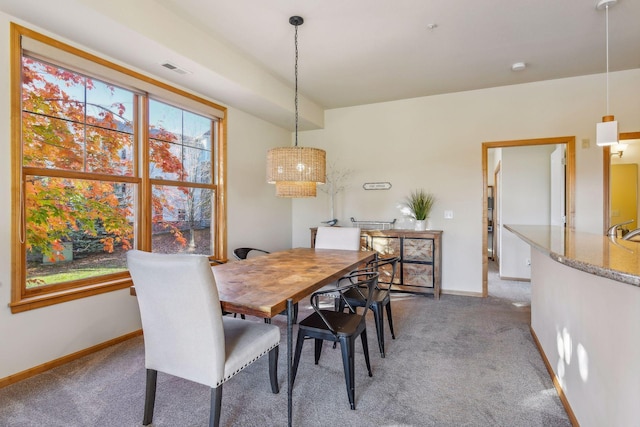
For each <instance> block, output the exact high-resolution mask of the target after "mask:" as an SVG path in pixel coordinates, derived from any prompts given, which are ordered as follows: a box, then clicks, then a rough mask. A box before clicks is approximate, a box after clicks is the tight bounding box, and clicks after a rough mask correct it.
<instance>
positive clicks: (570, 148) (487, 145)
mask: <svg viewBox="0 0 640 427" xmlns="http://www.w3.org/2000/svg"><path fill="white" fill-rule="evenodd" d="M551 144H564V146H565V152H566V180H565V188H564V190H565V191H564V194H565V201H564V203H565V212H566V227H568V228H573V224H574V220H575V137H573V136H565V137H555V138H541V139H526V140H514V141H496V142H484V143H482V182H483V186H482V189H483V190H482V191H483V198H482V200H483V209H482V212H483V218H482V227H483V228H482V230H483V232H482V296H483V297H487V296H488V294H489V289H488V269H489V256H488V233H487V229H488V224H489V223H488V214H487V212H488V175H487V173H488V154H489V149H492V148H507V147H525V146H534V145H551ZM491 172H492V173H493V172H494V171H491ZM494 191H495V189H494ZM496 208H497V206H496ZM499 226H501V224H500V225H498V224H496V226H495V227H494V229H493V232H494V235H495V234H498V233H499V232H500V230H496V228H497V227H499Z"/></svg>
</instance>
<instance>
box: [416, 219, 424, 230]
mask: <svg viewBox="0 0 640 427" xmlns="http://www.w3.org/2000/svg"><path fill="white" fill-rule="evenodd" d="M415 229H416V231H424V230H426V229H427V220H426V219H416V227H415Z"/></svg>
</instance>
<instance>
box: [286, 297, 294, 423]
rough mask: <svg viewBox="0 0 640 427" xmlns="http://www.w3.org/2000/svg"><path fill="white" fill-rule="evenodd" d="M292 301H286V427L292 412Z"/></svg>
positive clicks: (290, 421) (290, 419)
mask: <svg viewBox="0 0 640 427" xmlns="http://www.w3.org/2000/svg"><path fill="white" fill-rule="evenodd" d="M292 348H293V300H292V299H291V298H289V299H287V416H288V424H287V425H288V426H289V427H291V423H292V418H293V411H292V403H293V399H292V389H293V384H292V380H293V379H292V378H291V366H292V364H293V352H292Z"/></svg>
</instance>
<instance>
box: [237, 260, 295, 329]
mask: <svg viewBox="0 0 640 427" xmlns="http://www.w3.org/2000/svg"><path fill="white" fill-rule="evenodd" d="M251 252H253V253H254V254H257V255H260V254H269V253H271V252H269V251H265V250H264V249H258V248H236V249H234V250H233V256H234V257H235V258H236V259H238V260H243V259H247V258H248V257H249V256H250V253H251ZM278 314H282V315H283V316H286V315H287V310H286V309H285V310H284V311H283V312H281V313H278ZM242 318H243V319H244V314H243V315H242ZM264 321H265V323H271V319H264ZM297 322H298V303H295V304H294V305H293V323H297Z"/></svg>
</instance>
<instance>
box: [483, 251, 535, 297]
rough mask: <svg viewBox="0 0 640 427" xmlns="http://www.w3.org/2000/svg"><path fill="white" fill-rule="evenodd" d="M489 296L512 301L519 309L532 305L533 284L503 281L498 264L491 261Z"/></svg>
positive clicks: (488, 278)
mask: <svg viewBox="0 0 640 427" xmlns="http://www.w3.org/2000/svg"><path fill="white" fill-rule="evenodd" d="M487 280H488V287H489V296H490V297H496V298H502V299H506V300H509V301H512V302H513V304H514V305H516V306H519V307H524V306H529V305H531V282H528V281H527V282H524V281H517V280H502V279H500V276H499V274H498V263H497V262H496V261H492V260H489V272H488V277H487Z"/></svg>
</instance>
